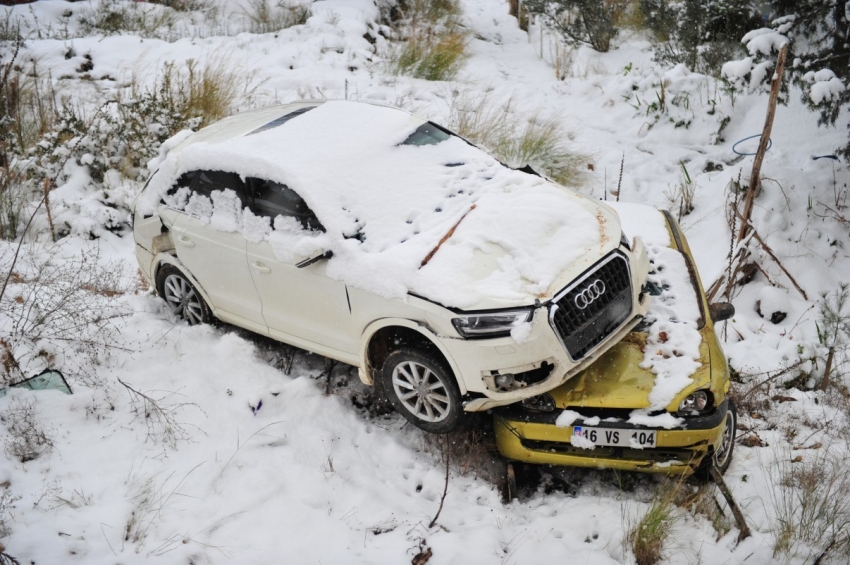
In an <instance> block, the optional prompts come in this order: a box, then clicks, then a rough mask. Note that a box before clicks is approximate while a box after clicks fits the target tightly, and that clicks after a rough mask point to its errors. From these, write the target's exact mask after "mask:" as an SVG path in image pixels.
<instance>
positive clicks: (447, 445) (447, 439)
mask: <svg viewBox="0 0 850 565" xmlns="http://www.w3.org/2000/svg"><path fill="white" fill-rule="evenodd" d="M445 437H446V449H445V451H446V482H445V484H444V485H443V496H442V497H440V507H439V508H437V514H435V515H434V519H433V520H431V523H430V524H428V529H429V530H430V529H431V528H433V527H434V524H436V523H437V518H439V517H440V512H442V511H443V503H444V502H445V501H446V493H447V492H449V436H448V434H446V436H445Z"/></svg>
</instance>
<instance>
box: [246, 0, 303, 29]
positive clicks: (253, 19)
mask: <svg viewBox="0 0 850 565" xmlns="http://www.w3.org/2000/svg"><path fill="white" fill-rule="evenodd" d="M245 15H246V16H247V17H248V20H249V21H250V28H251V33H270V32H275V31H280V30H282V29H286V28H288V27H292V26H295V25H301V24H304V23H306V22H307V18H309V17H310V4H309V3H307V4H304V3H297V2H295V3H290V2H284V1H283V0H278V1H277V2H275V1H274V0H248V7H247V9H246V10H245Z"/></svg>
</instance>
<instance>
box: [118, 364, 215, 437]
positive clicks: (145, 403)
mask: <svg viewBox="0 0 850 565" xmlns="http://www.w3.org/2000/svg"><path fill="white" fill-rule="evenodd" d="M118 383H119V384H121V386H123V387H124V388H125V389H127V392H128V393H129V395H130V401H131V403H132V404H133V407H134V409H135V411H136V414H137V415H139V416H142V417H143V418H144V421H145V425H146V426H147V428H148V439H150V440H152V441H155V442H156V441H162V442H163V443H165V444H166V445H168V446H169V447H171V448H172V449H176V448H177V442H178V441H179V440H185V439H188V438H189V434H188V432H187V431H186V429H185V428H184V427H183V426H182V425H181V424H180V422H178V421H177V419H176V415H177V412H179V411H180V410H181V409H183V408H185V407H187V406H193V407H195V408H198V409H199V410H200V407H198V405H197V404H194V403H192V402H176V403H167V402H166V401H167V400H168V399H169V398H170V397H172V396H176V393H173V392H167V391H148V392H147V393H145V392H141V391H140V390H137V389H135V388H133V387H132V386H130V385H128V384H127V383H125V382H124V381H122V380H121V379H118ZM154 395H156V396H154Z"/></svg>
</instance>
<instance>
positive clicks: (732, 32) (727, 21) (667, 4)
mask: <svg viewBox="0 0 850 565" xmlns="http://www.w3.org/2000/svg"><path fill="white" fill-rule="evenodd" d="M640 10H641V12H642V13H643V17H644V24H645V25H646V27H647V28H649V30H650V31H651V32H652V34H653V37H654V50H655V60H656V61H657V62H659V63H662V64H667V65H677V64H685V65H686V66H687V67H688V68H689V69H691V70H693V71H696V72H700V73H704V74H710V75H714V76H719V75H720V68H721V66H722V65H723V63H724V62H726V61H728V60H729V59H732V58H734V57H738V56H743V54H744V49H743V47H742V45H741V43H740V39H741V37H743V36H744V34H745V33H746V32H747V31H749V30H750V29H752V27H753V26H754V25H756V24H757V23H758V21H759V20H758V18H757V15H756V13H755V10H754V8H753V6H752V4H751V3H750V2H749V1H747V0H708V1H706V0H684V1H682V2H671V1H670V0H640Z"/></svg>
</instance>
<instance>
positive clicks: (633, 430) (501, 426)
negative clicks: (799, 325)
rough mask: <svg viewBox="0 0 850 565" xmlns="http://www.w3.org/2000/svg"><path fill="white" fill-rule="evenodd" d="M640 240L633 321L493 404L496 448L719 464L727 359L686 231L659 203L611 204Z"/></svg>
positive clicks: (552, 456) (561, 457)
mask: <svg viewBox="0 0 850 565" xmlns="http://www.w3.org/2000/svg"><path fill="white" fill-rule="evenodd" d="M615 209H616V210H617V212H618V214H619V216H620V219H621V222H622V224H623V229H624V231H625V232H626V233H627V234H629V235H630V236H635V235H639V236H640V237H641V238H643V240H644V241H645V242H646V246H647V251H648V254H649V257H650V261H651V265H652V268H651V271H650V275H649V281H648V287H649V293H650V294H651V295H653V298H652V301H651V303H650V309H649V312H648V314H647V317H646V319H645V320H644V322H643V323H641V324H640V325H639V326H637V327H636V328H635V329H634V330H633V331H632V333H630V334H629V335H627V336H626V338H625V339H623V340H622V341H621V342H620V343H618V344H617V345H615V346H614V347H612V348H611V349H610V350H608V351H607V352H606V353H605V354H603V355H602V356H601V357H599V359H598V360H597V361H596V362H595V363H593V364H592V365H591V366H590V367H588V368H587V369H585V370H584V371H582V372H581V373H579V374H578V375H577V376H575V377H574V378H572V379H571V380H569V381H568V382H567V383H565V384H564V385H562V386H560V387H558V388H556V389H554V390H552V391H550V392H549V393H547V394H543V395H540V396H537V397H535V398H531V399H527V400H525V401H523V402H522V403H519V404H514V405H511V406H506V407H504V408H500V409H498V410H497V411H496V415H495V431H496V441H497V444H498V447H499V451H500V452H501V453H502V455H503V456H505V457H507V458H509V459H513V460H517V461H524V462H528V463H541V464H552V465H567V466H579V467H596V468H611V469H621V470H631V471H646V472H664V473H687V474H689V473H692V472H695V471H697V472H705V473H707V471H708V469H709V467H710V466H714V467H716V468H717V469H718V470H719V471H721V472H723V471H725V470H726V468H727V467H728V466H729V463H730V461H731V458H732V449H733V447H734V440H735V424H736V420H737V417H736V412H735V405H734V403H733V401H732V399H731V398H729V395H728V393H729V386H730V378H729V369H728V367H727V364H726V357H725V355H724V354H723V351H722V350H721V348H720V343H719V342H718V339H717V336H716V335H715V333H714V322H718V321H720V320H725V319H727V318H730V317H731V316H732V315H733V314H734V309H733V308H732V306H731V305H730V304H725V303H720V304H712V305H709V304H708V302H707V300H706V297H705V294H704V292H703V289H702V285H701V282H700V279H699V274H698V273H697V270H696V267H695V264H694V261H693V258H692V257H691V252H690V249H689V248H688V244H687V241H686V240H685V237H684V235H683V234H682V231H681V229H680V228H679V226H678V224H677V223H676V221H675V219H673V217H672V216H670V214H669V213H666V212H659V211H657V210H655V209H654V208H650V207H647V206H639V205H633V204H618V205H616V206H615Z"/></svg>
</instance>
